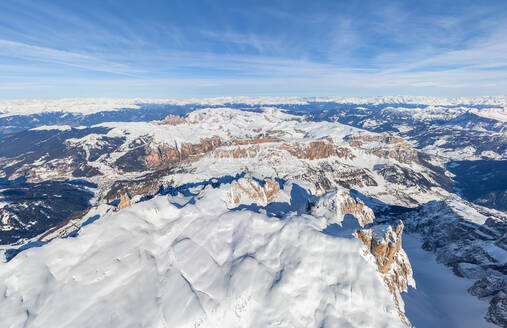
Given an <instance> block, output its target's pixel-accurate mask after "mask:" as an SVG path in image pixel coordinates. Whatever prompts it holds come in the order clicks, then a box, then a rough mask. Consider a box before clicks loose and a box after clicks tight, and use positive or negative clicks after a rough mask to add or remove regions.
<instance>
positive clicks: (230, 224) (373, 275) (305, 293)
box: [0, 189, 403, 327]
mask: <svg viewBox="0 0 507 328" xmlns="http://www.w3.org/2000/svg"><path fill="white" fill-rule="evenodd" d="M224 197H225V192H224V190H219V189H211V190H210V189H208V190H206V191H205V195H204V196H203V197H202V199H198V200H197V201H196V202H195V204H194V203H193V201H191V202H189V203H188V204H187V205H185V206H182V205H181V203H182V202H181V199H179V204H172V203H171V198H170V197H169V198H168V197H165V196H160V197H156V198H154V199H152V200H150V201H146V202H142V203H138V204H136V205H133V206H132V207H130V208H128V209H124V210H122V211H120V212H115V213H109V214H106V215H105V216H103V217H101V218H100V219H99V220H97V221H96V222H94V224H91V225H87V226H85V227H83V228H82V229H81V230H80V232H79V236H78V237H76V238H66V239H55V240H53V241H52V242H51V243H49V244H47V245H45V246H44V247H40V248H32V249H29V250H26V251H24V252H22V253H20V254H19V255H18V256H16V257H15V258H14V259H13V260H11V261H10V262H8V263H0V281H1V282H2V283H1V284H0V295H1V296H0V318H1V321H2V326H3V327H141V326H142V327H403V324H402V323H401V321H400V319H399V317H398V315H397V313H396V309H395V307H394V305H393V300H392V297H391V295H390V294H389V292H388V290H387V288H385V286H384V285H383V282H382V281H381V279H380V277H379V275H378V273H377V271H376V266H375V265H374V264H373V263H372V262H370V260H369V259H367V258H365V257H363V256H361V255H360V254H361V253H362V252H361V249H362V247H363V246H362V243H361V242H360V241H359V240H356V239H354V238H352V237H351V238H347V237H336V236H330V235H328V234H325V233H323V232H322V230H323V229H324V228H325V224H326V223H325V219H324V218H321V219H318V218H315V217H312V216H308V215H303V216H296V215H295V214H294V215H289V216H287V217H285V218H283V219H275V218H269V217H267V216H265V215H263V214H259V213H254V212H251V211H230V210H227V208H226V204H225V201H217V199H221V200H224Z"/></svg>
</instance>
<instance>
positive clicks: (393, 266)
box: [354, 221, 415, 326]
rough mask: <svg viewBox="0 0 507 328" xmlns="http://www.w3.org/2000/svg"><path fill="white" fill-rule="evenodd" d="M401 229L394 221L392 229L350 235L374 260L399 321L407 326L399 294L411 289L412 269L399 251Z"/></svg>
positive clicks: (401, 223) (384, 228)
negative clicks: (391, 297)
mask: <svg viewBox="0 0 507 328" xmlns="http://www.w3.org/2000/svg"><path fill="white" fill-rule="evenodd" d="M403 228H404V225H403V222H401V221H398V223H397V224H396V226H395V228H394V229H393V227H392V226H391V225H376V226H374V227H372V228H371V229H363V230H357V231H356V232H355V234H354V235H355V236H356V237H357V238H358V239H359V240H361V241H362V242H363V243H364V244H365V245H366V248H367V250H368V253H369V254H371V255H372V256H373V258H374V259H375V262H376V264H377V267H378V270H379V272H380V274H381V275H382V277H383V279H384V282H385V284H386V285H387V287H388V288H389V291H390V292H391V294H392V295H393V299H394V303H395V305H396V307H397V309H398V314H399V316H400V318H401V319H402V320H403V322H405V323H406V324H407V325H409V326H410V325H411V324H410V321H409V320H408V319H407V317H406V316H405V310H404V308H405V305H404V303H403V299H402V298H401V295H400V293H402V292H406V291H407V290H408V286H412V287H415V281H414V278H413V277H412V266H411V265H410V261H409V259H408V256H407V254H406V253H405V251H404V250H403V248H402V239H401V236H402V233H403Z"/></svg>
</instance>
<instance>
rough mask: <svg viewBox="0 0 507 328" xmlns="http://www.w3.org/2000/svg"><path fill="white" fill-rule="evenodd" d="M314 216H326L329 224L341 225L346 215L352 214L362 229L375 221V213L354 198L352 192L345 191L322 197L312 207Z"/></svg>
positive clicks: (333, 192) (337, 191)
mask: <svg viewBox="0 0 507 328" xmlns="http://www.w3.org/2000/svg"><path fill="white" fill-rule="evenodd" d="M312 214H313V215H316V216H324V217H326V218H328V220H329V222H331V223H333V222H334V223H339V224H341V222H342V221H343V219H344V217H345V215H347V214H350V215H352V216H354V218H356V220H357V221H358V223H359V225H360V226H361V227H364V226H365V225H367V224H369V223H373V220H374V219H375V214H373V211H372V210H371V209H370V208H369V207H368V206H366V205H365V204H364V203H363V201H362V200H360V199H359V198H356V197H352V196H351V195H350V191H349V190H345V189H340V190H336V191H332V192H329V193H327V194H325V195H323V196H322V197H320V198H319V200H318V201H317V203H316V204H315V205H314V206H313V207H312Z"/></svg>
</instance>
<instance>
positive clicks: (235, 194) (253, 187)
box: [227, 178, 280, 207]
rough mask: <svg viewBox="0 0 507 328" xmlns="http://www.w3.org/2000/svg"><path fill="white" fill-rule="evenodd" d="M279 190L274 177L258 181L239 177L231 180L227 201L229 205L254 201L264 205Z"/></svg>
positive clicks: (270, 200)
mask: <svg viewBox="0 0 507 328" xmlns="http://www.w3.org/2000/svg"><path fill="white" fill-rule="evenodd" d="M279 191H280V185H279V183H278V182H277V181H276V180H275V179H266V180H264V181H258V180H254V179H248V178H241V179H239V180H237V181H234V182H233V184H232V186H231V190H230V191H229V192H228V193H227V203H228V205H229V206H230V207H236V206H238V205H240V204H254V203H255V204H257V205H260V206H266V205H267V204H269V203H271V202H272V201H273V200H274V199H275V197H276V195H277V193H278V192H279Z"/></svg>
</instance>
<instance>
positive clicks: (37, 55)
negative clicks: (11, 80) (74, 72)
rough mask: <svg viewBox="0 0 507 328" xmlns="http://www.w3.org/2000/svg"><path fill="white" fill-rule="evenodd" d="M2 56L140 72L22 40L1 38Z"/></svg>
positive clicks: (123, 71)
mask: <svg viewBox="0 0 507 328" xmlns="http://www.w3.org/2000/svg"><path fill="white" fill-rule="evenodd" d="M0 57H11V58H17V59H24V60H29V61H37V62H47V63H53V64H59V65H66V66H72V67H77V68H81V69H85V70H89V71H99V72H106V73H114V74H122V75H131V74H133V73H136V72H139V70H135V69H132V68H130V67H128V66H126V65H124V64H118V63H113V62H109V61H107V60H103V59H101V58H98V57H95V56H91V55H86V54H79V53H75V52H71V51H64V50H57V49H52V48H46V47H39V46H33V45H29V44H25V43H21V42H15V41H9V40H0Z"/></svg>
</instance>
